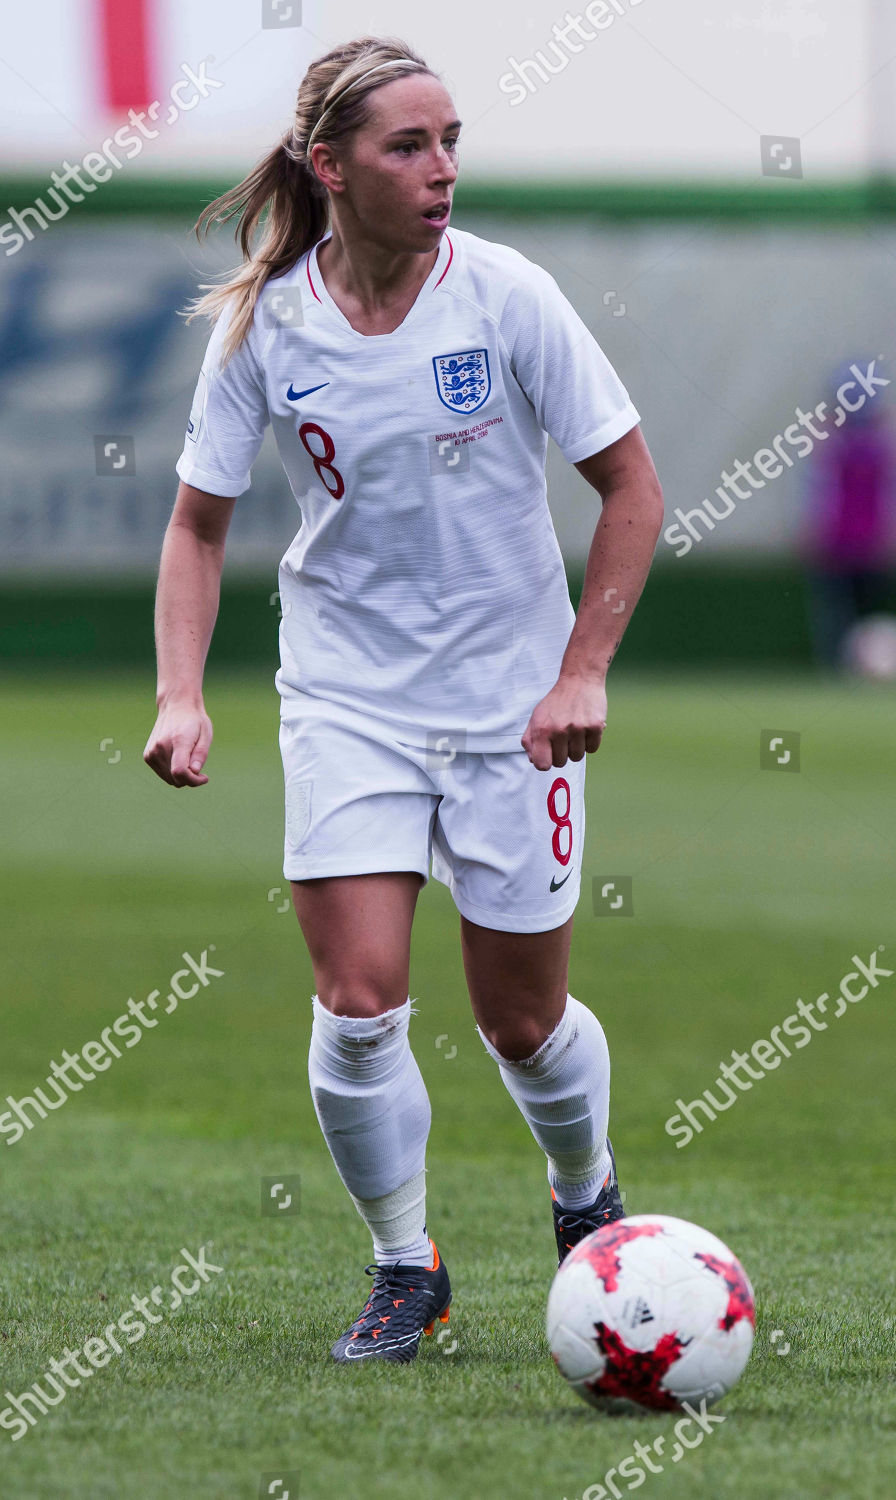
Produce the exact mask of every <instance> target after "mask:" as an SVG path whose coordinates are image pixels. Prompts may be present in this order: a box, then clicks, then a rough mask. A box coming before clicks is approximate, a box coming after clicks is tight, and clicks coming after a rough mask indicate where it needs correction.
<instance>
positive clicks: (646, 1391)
mask: <svg viewBox="0 0 896 1500" xmlns="http://www.w3.org/2000/svg"><path fill="white" fill-rule="evenodd" d="M755 1327H756V1305H755V1302H754V1300H753V1289H752V1287H751V1286H750V1283H749V1281H748V1280H747V1277H746V1275H745V1274H744V1270H743V1267H742V1266H741V1264H740V1262H739V1261H738V1260H736V1259H735V1257H734V1256H733V1255H732V1253H731V1251H730V1250H729V1249H728V1248H727V1246H726V1245H723V1244H722V1241H721V1240H718V1239H716V1237H715V1235H713V1234H709V1233H708V1231H707V1230H705V1229H700V1228H699V1227H698V1226H697V1225H696V1224H688V1223H687V1222H686V1221H685V1220H684V1219H672V1218H668V1217H666V1216H664V1215H661V1214H640V1215H635V1216H634V1217H632V1218H630V1219H619V1220H617V1221H616V1223H615V1224H607V1225H606V1226H605V1227H604V1228H603V1229H598V1230H595V1232H594V1233H593V1234H589V1235H588V1236H587V1238H586V1239H583V1240H580V1242H579V1244H578V1245H576V1246H575V1248H574V1249H573V1250H571V1251H570V1253H569V1255H567V1257H566V1259H565V1260H564V1261H563V1264H562V1265H561V1266H560V1269H559V1270H558V1272H557V1274H556V1276H555V1277H554V1281H553V1285H552V1286H551V1291H550V1295H549V1297H548V1314H547V1331H548V1343H549V1345H550V1350H551V1356H552V1358H553V1360H554V1363H555V1364H556V1366H557V1368H558V1370H559V1371H560V1373H561V1375H563V1376H565V1378H566V1379H567V1380H568V1381H569V1383H570V1385H571V1386H572V1388H573V1390H574V1391H577V1392H578V1394H579V1395H580V1396H581V1397H583V1399H584V1400H585V1401H590V1402H591V1403H592V1405H594V1406H599V1407H603V1408H604V1409H607V1408H609V1409H611V1410H612V1409H614V1408H620V1407H621V1408H622V1409H630V1408H631V1404H634V1405H636V1406H642V1407H643V1406H646V1407H650V1408H652V1409H654V1410H657V1411H678V1410H680V1409H681V1407H682V1405H683V1403H684V1402H685V1401H687V1402H689V1403H693V1402H694V1401H697V1402H700V1401H704V1400H705V1402H706V1404H707V1405H709V1404H710V1403H711V1402H713V1401H716V1400H718V1398H719V1397H720V1396H723V1395H724V1394H725V1392H726V1391H730V1389H731V1387H732V1386H733V1385H734V1384H735V1382H736V1381H737V1380H738V1379H739V1378H740V1376H741V1374H742V1372H743V1369H744V1366H745V1365H746V1363H747V1360H748V1359H749V1357H750V1350H751V1349H752V1347H753V1331H754V1329H755Z"/></svg>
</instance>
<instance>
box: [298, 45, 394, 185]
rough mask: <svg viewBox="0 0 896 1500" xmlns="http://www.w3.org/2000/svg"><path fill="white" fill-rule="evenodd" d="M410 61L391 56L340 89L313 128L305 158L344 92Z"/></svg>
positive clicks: (307, 156)
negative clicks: (383, 69) (380, 72)
mask: <svg viewBox="0 0 896 1500" xmlns="http://www.w3.org/2000/svg"><path fill="white" fill-rule="evenodd" d="M409 62H410V63H412V62H413V58H410V57H393V58H390V60H389V61H388V62H384V63H377V65H376V67H375V68H371V69H370V71H369V72H368V73H362V74H361V77H360V78H353V79H352V81H351V83H347V84H346V86H345V88H344V89H340V90H339V93H338V94H337V95H336V98H335V99H333V100H332V101H331V102H330V103H329V104H328V105H327V107H326V109H325V110H324V112H323V114H322V115H321V117H320V119H319V120H318V122H317V124H316V125H315V127H314V129H313V130H312V132H311V134H310V135H309V137H308V144H307V146H306V147H305V159H306V160H307V159H308V158H309V156H310V154H311V147H312V146H313V145H314V137H315V136H316V135H317V132H318V131H319V130H320V127H321V126H322V125H323V123H324V120H325V119H326V118H327V115H328V114H329V113H330V110H331V109H332V108H333V105H334V104H336V103H337V102H338V100H340V99H341V98H342V96H343V94H347V93H348V91H349V89H353V88H357V86H358V84H359V83H363V82H364V80H365V79H366V78H372V76H373V74H374V73H379V71H380V70H381V69H382V68H399V67H401V68H404V67H407V65H408V63H409ZM419 71H422V69H418V72H419Z"/></svg>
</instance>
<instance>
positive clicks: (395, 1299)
mask: <svg viewBox="0 0 896 1500" xmlns="http://www.w3.org/2000/svg"><path fill="white" fill-rule="evenodd" d="M403 1301H404V1298H403V1297H393V1298H392V1306H393V1307H400V1306H401V1304H402V1302H403Z"/></svg>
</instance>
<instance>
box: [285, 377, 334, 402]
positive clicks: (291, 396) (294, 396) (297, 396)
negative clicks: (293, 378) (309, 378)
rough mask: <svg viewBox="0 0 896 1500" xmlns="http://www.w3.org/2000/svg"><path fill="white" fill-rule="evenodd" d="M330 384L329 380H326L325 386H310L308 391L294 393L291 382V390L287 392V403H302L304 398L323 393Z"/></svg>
mask: <svg viewBox="0 0 896 1500" xmlns="http://www.w3.org/2000/svg"><path fill="white" fill-rule="evenodd" d="M329 384H330V382H329V380H325V381H324V384H323V385H312V386H309V388H308V390H307V391H294V390H293V388H292V382H290V386H289V390H288V391H287V392H286V399H287V401H301V399H302V397H303V396H313V395H314V392H315V391H322V390H323V389H324V386H328V385H329Z"/></svg>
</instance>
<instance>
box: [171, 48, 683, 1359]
mask: <svg viewBox="0 0 896 1500" xmlns="http://www.w3.org/2000/svg"><path fill="white" fill-rule="evenodd" d="M459 131H460V121H459V120H457V119H456V111H455V108H454V105H453V103H452V100H451V97H450V95H449V94H448V92H447V91H446V89H445V87H444V86H443V84H442V82H441V81H440V80H439V78H438V77H437V76H436V75H435V74H434V73H433V72H432V71H431V70H430V68H429V67H427V65H426V63H425V62H424V61H423V59H422V58H421V57H419V56H418V55H417V54H416V53H415V52H413V51H412V50H411V49H410V48H409V47H408V46H406V45H405V44H404V43H402V42H400V41H397V40H394V39H391V38H388V39H385V40H384V39H381V38H374V37H365V38H362V39H360V40H358V41H354V42H351V43H349V44H348V45H346V46H342V47H338V48H335V49H334V50H333V51H331V52H329V53H327V55H326V56H324V57H321V58H319V59H318V60H317V61H316V62H315V63H314V64H313V65H312V66H311V67H310V68H309V69H308V72H307V74H306V76H305V78H304V79H303V81H302V85H301V87H300V89H299V94H298V102H297V107H296V113H295V120H294V122H293V125H292V128H291V129H290V130H288V131H287V132H286V134H285V135H284V137H283V139H282V141H281V142H280V143H279V144H278V145H277V146H276V147H275V149H274V150H273V151H272V152H271V153H270V155H269V156H267V157H266V158H265V159H264V160H263V161H262V162H261V163H260V164H259V165H258V166H257V167H256V169H255V170H254V171H253V172H252V173H251V174H250V175H249V176H248V177H247V178H246V179H245V181H244V182H242V183H241V184H240V185H239V187H236V188H234V189H233V191H232V192H229V193H226V194H225V195H224V196H223V197H222V198H219V199H218V200H217V202H216V203H213V204H211V205H210V206H209V208H207V209H206V210H205V212H204V213H203V214H202V216H201V218H200V222H199V226H197V227H199V228H202V227H208V225H209V223H211V222H216V221H221V220H226V219H229V218H232V217H238V218H239V220H240V244H241V246H242V250H243V255H244V263H243V264H242V266H241V267H240V268H239V269H238V271H237V272H236V273H235V274H234V275H233V276H232V277H231V278H230V280H229V281H228V282H227V283H226V284H224V285H221V286H216V287H214V288H211V289H208V291H207V294H206V295H205V296H204V297H203V298H202V299H201V300H199V301H198V302H197V303H196V304H194V311H201V312H203V313H207V314H209V315H211V316H212V317H214V318H216V323H215V328H214V331H213V333H212V337H211V340H210V343H209V346H208V352H207V354H206V358H205V362H204V364H203V367H202V372H201V375H200V378H199V384H198V387H197V391H196V397H195V400H194V404H193V409H192V412H191V415H190V422H189V427H188V431H187V436H186V441H185V446H184V452H183V454H182V456H181V458H180V460H179V462H178V464H177V472H178V474H179V476H180V479H181V481H182V483H181V485H180V488H179V490H178V495H177V500H176V503H175V507H174V511H173V514H172V517H171V521H170V524H169V526H168V530H167V533H166V536H165V541H164V546H163V549H162V557H161V565H160V572H159V585H158V597H157V604H156V639H157V652H158V664H159V683H158V698H157V701H158V708H159V713H158V719H157V721H156V724H155V726H154V728H153V731H152V733H151V735H150V737H149V741H148V744H147V746H146V750H145V752H144V758H145V760H146V761H147V763H148V764H149V765H150V766H151V767H152V769H153V770H154V771H156V772H157V774H158V775H159V776H161V777H162V778H163V780H165V781H167V782H170V784H171V785H172V786H178V787H180V786H193V787H195V786H201V785H203V784H204V783H205V782H206V781H207V779H208V778H207V776H205V775H204V773H203V769H202V768H203V766H204V764H205V761H206V757H207V755H208V750H209V745H210V742H211V737H212V726H211V723H210V721H209V718H208V715H207V714H206V712H205V708H204V705H203V699H202V676H203V670H204V665H205V658H206V653H207V651H208V646H209V643H210V640H211V635H212V630H213V627H214V621H215V617H216V613H217V608H218V598H219V581H220V574H221V568H222V564H223V559H224V543H225V537H226V533H227V528H228V524H229V522H230V518H231V515H232V513H233V507H234V503H235V499H236V497H237V496H238V495H241V494H242V493H243V492H244V491H245V490H246V489H247V488H248V486H249V471H250V469H251V466H252V463H253V460H254V459H255V456H256V454H257V452H258V449H259V446H260V444H261V441H262V436H263V433H264V429H265V426H266V425H267V423H268V422H270V423H271V425H272V427H273V429H274V434H275V437H276V440H277V444H278V448H279V452H280V456H281V459H282V462H283V467H284V469H285V471H286V475H287V478H288V480H289V483H290V486H291V488H292V491H293V494H294V496H295V498H296V500H297V502H298V503H299V505H300V506H301V511H302V524H301V527H300V529H299V531H298V534H297V535H296V538H295V540H294V541H293V543H292V544H291V546H290V547H289V549H288V551H287V552H286V554H285V556H284V558H283V560H282V562H281V564H280V575H279V576H280V596H281V602H282V611H283V617H282V624H281V627H280V644H281V666H280V669H279V671H278V673H277V676H276V684H277V688H278V691H279V693H280V699H281V709H280V713H281V728H280V745H281V750H282V755H283V765H284V773H285V785H286V835H285V860H284V874H285V876H286V877H287V878H288V879H289V880H290V882H291V884H292V892H293V900H294V903H295V909H296V914H297V917H298V920H299V923H300V926H301V930H302V933H303V936H304V939H305V942H306V943H307V946H308V950H309V953H310V957H311V961H312V965H313V970H314V982H315V985H316V990H317V993H316V994H315V995H314V996H313V998H312V1011H313V1022H312V1030H311V1046H310V1056H309V1075H310V1082H311V1091H312V1095H313V1098H314V1105H315V1109H316V1111H317V1116H318V1119H319V1121H320V1125H321V1129H322V1131H323V1134H324V1138H325V1140H326V1143H327V1146H328V1147H329V1150H330V1152H331V1154H332V1156H333V1160H334V1162H335V1165H336V1168H337V1170H338V1172H339V1175H340V1177H341V1179H342V1181H343V1183H344V1184H345V1187H346V1188H347V1189H348V1192H349V1194H350V1195H351V1197H352V1200H353V1202H354V1204H355V1206H356V1208H357V1209H358V1212H359V1213H360V1215H361V1217H362V1218H363V1219H364V1221H365V1223H366V1224H367V1225H368V1227H369V1229H370V1232H371V1236H372V1239H373V1254H374V1264H372V1265H370V1266H368V1267H367V1268H366V1269H367V1272H368V1274H370V1275H372V1276H373V1278H374V1281H373V1287H372V1290H371V1293H370V1297H369V1299H368V1301H367V1303H366V1305H365V1306H364V1308H363V1310H362V1312H361V1314H360V1316H359V1317H358V1318H357V1319H356V1321H355V1322H354V1323H353V1324H352V1326H351V1327H350V1328H349V1329H347V1330H346V1332H345V1333H344V1334H343V1335H342V1336H341V1337H340V1338H339V1339H338V1340H337V1342H336V1344H335V1345H334V1346H333V1351H332V1352H333V1357H334V1358H335V1359H336V1360H337V1361H339V1362H343V1363H350V1362H352V1361H355V1360H363V1359H368V1358H374V1359H389V1360H397V1361H400V1362H408V1361H410V1360H412V1359H413V1358H414V1357H415V1355H416V1354H417V1350H418V1347H419V1343H420V1336H421V1332H429V1331H431V1329H432V1327H433V1324H434V1321H435V1319H437V1318H439V1317H441V1318H442V1320H443V1321H447V1318H448V1304H449V1302H450V1300H451V1290H450V1286H449V1281H448V1275H447V1272H446V1270H445V1266H444V1264H443V1263H442V1261H441V1259H440V1256H439V1252H438V1250H437V1249H436V1246H435V1244H434V1242H433V1240H432V1239H431V1238H429V1236H428V1234H427V1229H426V1213H425V1187H424V1182H425V1168H424V1159H425V1150H426V1141H427V1136H428V1133H429V1125H430V1107H429V1101H428V1098H427V1094H426V1089H425V1087H424V1083H423V1079H422V1077H421V1074H420V1070H419V1068H418V1067H417V1063H416V1062H415V1060H414V1057H413V1055H412V1053H411V1050H410V1047H409V1044H408V1022H409V1016H410V1012H411V1000H410V996H409V995H408V985H409V963H410V961H409V947H410V932H411V922H412V919H413V915H414V908H415V904H416V901H417V896H418V894H419V891H420V889H421V887H422V886H423V885H424V884H425V883H426V881H427V879H428V875H429V865H430V858H431V859H432V873H433V875H434V876H435V877H436V879H438V880H441V881H443V882H444V883H445V884H447V885H448V887H449V888H450V890H451V893H452V896H453V897H454V900H455V903H456V905H457V907H458V910H459V912H460V924H461V943H462V952H463V961H464V967H465V972H466V978H467V984H468V987H469V991H470V999H471V1002H472V1007H473V1013H474V1016H475V1019H476V1022H477V1027H478V1030H479V1034H480V1036H481V1038H482V1041H483V1043H484V1045H485V1047H486V1049H487V1050H488V1052H489V1053H490V1054H491V1056H492V1057H493V1058H494V1060H495V1062H496V1063H497V1065H498V1068H499V1070H500V1073H501V1077H502V1079H503V1080H504V1083H505V1085H506V1086H507V1089H508V1090H509V1092H510V1094H511V1096H512V1097H513V1099H514V1100H515V1102H516V1104H517V1105H518V1107H519V1109H520V1110H521V1112H522V1114H523V1116H524V1118H525V1119H526V1121H527V1122H528V1124H529V1127H530V1129H531V1131H532V1134H533V1135H534V1137H535V1139H536V1141H537V1142H538V1143H539V1145H540V1146H541V1147H542V1148H543V1150H544V1151H545V1153H546V1155H547V1170H548V1181H549V1183H550V1186H551V1190H552V1198H553V1205H552V1206H553V1214H554V1226H555V1230H556V1235H557V1246H558V1251H559V1254H560V1256H561V1258H562V1257H563V1256H564V1255H565V1254H566V1252H567V1251H568V1249H569V1248H570V1247H571V1246H572V1245H573V1244H575V1243H576V1242H577V1241H578V1240H579V1239H581V1238H582V1236H583V1235H585V1234H587V1233H589V1232H590V1231H591V1230H593V1229H595V1228H597V1227H598V1226H599V1225H601V1224H604V1223H608V1222H610V1221H611V1220H613V1219H616V1218H618V1217H620V1215H621V1214H622V1212H623V1209H622V1203H621V1201H620V1195H619V1190H618V1187H617V1182H616V1172H615V1163H614V1160H613V1155H612V1151H611V1149H610V1144H609V1142H608V1140H607V1119H608V1114H609V1082H610V1067H609V1057H608V1053H607V1044H606V1041H605V1038H604V1033H603V1030H602V1028H601V1026H600V1023H599V1021H598V1020H597V1017H596V1016H595V1015H594V1014H593V1013H592V1011H591V1010H589V1009H588V1008H587V1007H586V1006H585V1005H583V1004H581V1003H580V1001H578V1000H577V999H574V998H573V997H572V996H571V995H569V994H568V993H567V970H568V959H569V949H570V937H571V928H572V914H573V911H574V908H575V906H576V902H577V900H578V896H579V882H580V872H581V862H582V843H583V838H584V833H585V814H584V797H583V793H584V778H585V755H586V754H587V753H589V752H592V751H594V750H597V748H598V746H599V745H600V741H601V735H602V733H603V730H604V727H605V724H606V693H605V686H604V684H605V678H606V673H607V668H608V667H609V665H610V662H611V660H612V658H613V655H614V653H615V651H616V648H617V646H618V644H619V640H620V637H621V635H622V632H623V630H624V628H625V625H626V623H627V621H628V619H629V617H630V615H631V612H632V610H633V608H634V606H635V603H636V601H637V599H638V596H639V594H640V592H641V589H642V587H643V584H644V580H645V577H646V575H647V571H648V568H649V565H650V560H651V556H652V553H653V548H654V545H655V543H656V539H657V535H658V532H659V528H660V525H661V522H662V510H663V507H662V495H661V491H660V487H659V483H658V481H657V477H656V473H655V470H654V467H653V464H652V462H651V459H650V455H649V453H648V451H647V447H646V445H645V443H644V440H643V438H642V436H641V432H640V427H639V421H640V418H639V416H638V413H637V411H636V410H635V408H634V407H633V405H632V403H631V401H630V400H629V397H628V394H627V392H626V390H625V388H624V386H623V385H622V384H621V383H620V381H619V380H618V378H617V376H616V374H615V373H614V371H613V369H612V367H611V366H610V364H609V363H608V361H607V359H606V358H605V356H604V355H603V353H602V352H601V350H600V348H599V347H598V345H597V344H596V343H595V341H594V339H593V338H592V336H591V334H590V333H589V331H588V329H587V328H586V327H585V325H584V324H583V323H582V321H581V319H580V318H579V317H578V316H577V314H576V313H575V312H574V310H573V308H572V307H571V306H570V304H569V303H568V302H567V301H566V299H565V298H564V297H563V296H562V294H561V292H560V290H559V288H558V286H557V284H556V282H555V281H554V280H553V278H552V277H551V276H549V275H548V274H547V272H545V271H544V270H542V269H541V268H540V267H539V266H537V265H534V264H532V262H531V261H529V260H527V259H526V258H525V257H524V256H522V255H520V254H519V253H518V252H517V251H515V250H512V249H510V248H508V247H507V246H505V245H498V244H492V243H490V242H489V241H487V240H484V239H480V238H479V237H478V236H477V235H474V234H470V233H468V232H467V231H461V230H456V229H452V230H451V232H450V233H448V223H449V218H450V215H451V200H452V194H453V190H454V184H455V182H456V179H457V174H458V166H457V160H458V156H457V142H458V133H459ZM328 226H329V227H328ZM256 230H260V240H257V241H256V235H255V231H256ZM548 433H550V434H551V435H552V436H553V437H554V438H555V440H556V442H557V443H558V445H559V447H560V449H561V450H562V452H563V454H564V456H565V457H566V458H567V459H568V461H569V462H570V463H573V464H575V466H576V467H577V468H578V470H579V472H580V473H581V474H582V475H583V476H584V477H585V479H587V480H588V481H589V483H590V484H591V485H593V487H594V488H595V489H596V490H597V491H598V493H599V494H600V496H601V498H602V500H603V508H602V512H601V517H600V521H599V524H598V527H597V530H596V534H595V539H594V543H593V545H592V548H591V552H590V555H589V559H588V568H587V577H586V581H585V587H584V592H583V595H582V600H581V605H580V608H579V612H578V616H576V614H575V612H574V611H573V608H572V605H571V603H570V599H569V593H568V589H567V585H566V577H565V573H564V568H563V563H562V559H561V556H560V550H559V547H558V545H557V539H556V536H555V534H554V530H553V526H552V524H551V519H550V514H549V511H548V507H547V500H546V489H545V474H544V466H545V454H546V449H547V434H548Z"/></svg>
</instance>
